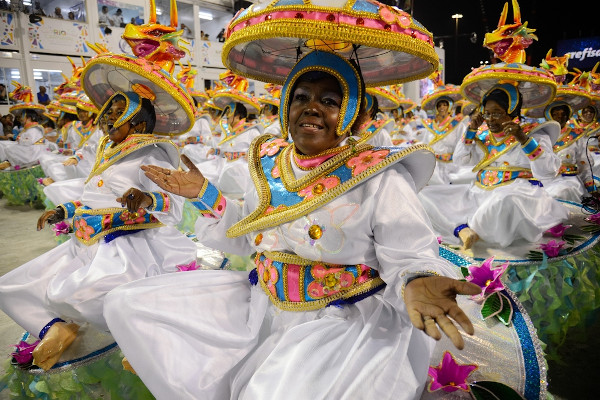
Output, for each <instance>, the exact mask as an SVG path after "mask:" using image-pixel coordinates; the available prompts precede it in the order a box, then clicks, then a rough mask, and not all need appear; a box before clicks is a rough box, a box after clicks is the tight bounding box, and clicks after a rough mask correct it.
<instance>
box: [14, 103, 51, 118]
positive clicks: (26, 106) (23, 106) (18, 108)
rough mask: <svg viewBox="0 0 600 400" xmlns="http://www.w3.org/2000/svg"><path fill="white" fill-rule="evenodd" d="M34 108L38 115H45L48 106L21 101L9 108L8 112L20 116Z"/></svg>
mask: <svg viewBox="0 0 600 400" xmlns="http://www.w3.org/2000/svg"><path fill="white" fill-rule="evenodd" d="M26 110H32V111H35V112H36V113H37V114H38V115H43V114H44V112H46V107H44V106H43V105H41V104H35V103H19V104H15V105H14V106H12V107H10V108H9V109H8V112H9V113H11V114H13V115H14V116H15V117H20V116H21V115H22V114H23V112H24V111H26Z"/></svg>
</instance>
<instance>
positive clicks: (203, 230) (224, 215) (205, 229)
mask: <svg viewBox="0 0 600 400" xmlns="http://www.w3.org/2000/svg"><path fill="white" fill-rule="evenodd" d="M192 204H193V205H194V206H195V207H196V208H197V209H198V210H199V212H200V216H199V217H198V219H197V220H196V226H195V231H196V232H195V233H196V237H197V238H198V241H199V242H200V243H202V244H203V245H205V246H207V247H211V248H213V249H217V250H221V251H225V252H227V253H233V254H237V255H240V256H246V255H249V254H252V253H253V252H254V248H253V247H252V246H250V244H249V243H248V239H247V238H246V236H245V235H244V236H240V237H237V238H228V237H227V235H226V233H227V230H228V229H229V228H230V227H231V226H233V225H234V224H235V223H237V222H238V221H240V220H241V219H242V218H243V217H244V216H245V215H248V214H249V210H248V208H247V207H248V206H247V204H248V202H247V201H244V205H243V206H242V205H241V204H240V203H238V202H237V201H235V200H231V199H228V198H226V197H225V196H223V194H222V193H221V192H220V191H219V189H217V188H216V187H215V186H214V185H213V184H212V183H210V182H209V181H208V179H205V180H204V185H202V189H201V190H200V193H199V194H198V197H197V198H196V199H193V200H192Z"/></svg>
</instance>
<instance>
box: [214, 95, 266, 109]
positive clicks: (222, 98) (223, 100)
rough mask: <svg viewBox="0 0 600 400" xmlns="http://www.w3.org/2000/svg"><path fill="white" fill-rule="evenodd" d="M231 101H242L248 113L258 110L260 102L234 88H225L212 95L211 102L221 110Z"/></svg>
mask: <svg viewBox="0 0 600 400" xmlns="http://www.w3.org/2000/svg"><path fill="white" fill-rule="evenodd" d="M232 101H235V102H237V103H242V104H243V105H244V107H246V110H247V111H248V112H249V113H250V114H253V113H257V112H260V104H258V102H257V101H254V100H253V99H252V98H251V97H250V95H248V94H246V93H242V92H238V91H237V90H235V89H226V90H224V91H221V92H217V93H215V95H214V96H213V102H214V103H215V105H216V106H217V107H218V108H220V109H221V110H223V109H225V107H227V106H228V105H229V103H231V102H232Z"/></svg>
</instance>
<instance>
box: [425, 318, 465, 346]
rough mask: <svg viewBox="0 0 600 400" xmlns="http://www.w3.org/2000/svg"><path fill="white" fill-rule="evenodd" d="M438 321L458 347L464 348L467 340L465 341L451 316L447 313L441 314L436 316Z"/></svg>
mask: <svg viewBox="0 0 600 400" xmlns="http://www.w3.org/2000/svg"><path fill="white" fill-rule="evenodd" d="M436 322H437V324H438V325H439V326H440V328H442V330H443V331H444V333H445V334H446V336H448V337H449V338H450V340H451V341H452V343H453V344H454V346H455V347H456V348H457V349H459V350H462V349H463V348H464V347H465V342H464V341H463V338H462V335H461V334H460V332H459V331H458V329H456V326H454V324H453V323H452V321H450V318H448V317H447V316H446V315H440V316H437V317H436ZM438 333H439V332H438ZM430 336H431V335H430Z"/></svg>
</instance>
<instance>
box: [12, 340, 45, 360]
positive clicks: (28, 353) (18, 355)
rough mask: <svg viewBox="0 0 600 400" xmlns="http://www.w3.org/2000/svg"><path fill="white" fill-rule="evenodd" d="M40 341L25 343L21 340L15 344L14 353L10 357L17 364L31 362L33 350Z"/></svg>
mask: <svg viewBox="0 0 600 400" xmlns="http://www.w3.org/2000/svg"><path fill="white" fill-rule="evenodd" d="M39 342H40V341H39V340H37V341H35V343H27V342H25V341H23V340H21V341H20V342H19V344H15V345H14V346H15V352H14V353H11V354H10V355H11V356H13V357H14V358H15V360H17V362H18V363H19V364H27V363H29V362H30V361H31V360H33V355H32V353H33V350H34V349H35V347H36V346H37V345H38V343H39Z"/></svg>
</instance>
